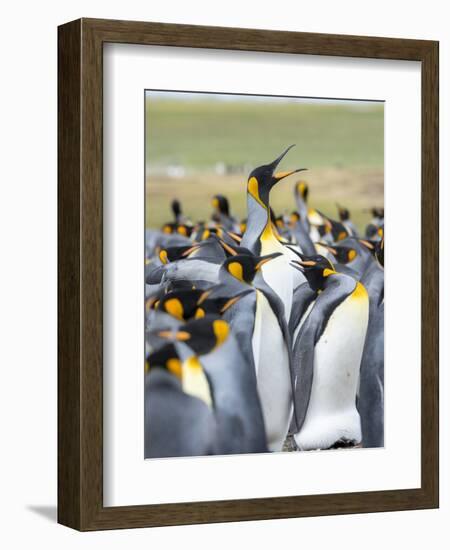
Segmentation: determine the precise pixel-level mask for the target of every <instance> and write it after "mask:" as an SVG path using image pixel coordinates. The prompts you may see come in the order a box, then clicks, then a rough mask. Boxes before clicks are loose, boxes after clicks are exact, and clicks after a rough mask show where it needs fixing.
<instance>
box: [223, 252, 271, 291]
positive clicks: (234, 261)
mask: <svg viewBox="0 0 450 550" xmlns="http://www.w3.org/2000/svg"><path fill="white" fill-rule="evenodd" d="M278 256H281V253H280V252H274V253H273V254H268V255H267V256H253V255H251V256H249V255H243V254H242V255H237V256H231V257H230V258H227V259H226V260H225V261H224V262H223V264H222V266H223V268H224V269H225V270H226V271H227V272H228V273H229V274H230V275H232V276H233V277H234V278H235V279H237V280H238V281H240V282H241V283H247V284H250V283H251V282H252V281H253V279H254V278H255V275H256V273H257V272H258V271H259V270H260V269H261V267H262V266H263V265H264V264H265V263H267V262H270V260H273V259H274V258H278Z"/></svg>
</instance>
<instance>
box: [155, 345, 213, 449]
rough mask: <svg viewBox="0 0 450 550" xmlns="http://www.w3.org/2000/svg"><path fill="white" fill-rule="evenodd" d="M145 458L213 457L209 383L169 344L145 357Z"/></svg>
mask: <svg viewBox="0 0 450 550" xmlns="http://www.w3.org/2000/svg"><path fill="white" fill-rule="evenodd" d="M144 404H145V405H144V408H145V421H144V453H145V458H166V457H180V456H201V455H212V454H217V453H218V451H219V446H218V441H217V422H216V419H215V415H214V410H213V408H212V396H211V389H210V385H209V382H208V381H207V379H206V376H205V375H204V373H203V371H202V370H201V369H199V368H198V366H197V364H196V363H195V362H193V361H191V362H189V361H186V362H182V361H181V359H180V357H179V354H178V353H177V351H176V349H175V346H174V345H173V344H172V343H170V344H166V345H165V346H163V347H161V348H160V349H159V350H157V351H155V352H153V353H152V354H151V355H149V356H148V358H147V361H146V375H145V400H144Z"/></svg>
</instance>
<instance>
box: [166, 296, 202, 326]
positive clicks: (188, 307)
mask: <svg viewBox="0 0 450 550" xmlns="http://www.w3.org/2000/svg"><path fill="white" fill-rule="evenodd" d="M202 294H203V290H199V289H187V290H176V291H175V292H169V293H168V294H165V295H164V296H163V297H162V298H161V299H160V300H159V302H158V305H157V309H158V310H159V311H164V312H165V313H168V314H169V315H172V317H175V318H176V319H179V320H180V321H187V320H188V319H191V318H192V317H193V316H194V315H195V310H196V309H197V302H198V300H199V299H200V297H201V295H202Z"/></svg>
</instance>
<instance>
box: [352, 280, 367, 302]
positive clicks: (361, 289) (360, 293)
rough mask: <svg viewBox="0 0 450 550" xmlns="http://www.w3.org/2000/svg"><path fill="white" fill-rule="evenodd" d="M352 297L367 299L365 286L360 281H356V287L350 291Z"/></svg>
mask: <svg viewBox="0 0 450 550" xmlns="http://www.w3.org/2000/svg"><path fill="white" fill-rule="evenodd" d="M351 296H352V298H353V299H354V300H368V299H369V295H368V294H367V290H366V287H365V286H364V285H362V284H361V283H356V288H355V290H354V291H353V293H352V295H351Z"/></svg>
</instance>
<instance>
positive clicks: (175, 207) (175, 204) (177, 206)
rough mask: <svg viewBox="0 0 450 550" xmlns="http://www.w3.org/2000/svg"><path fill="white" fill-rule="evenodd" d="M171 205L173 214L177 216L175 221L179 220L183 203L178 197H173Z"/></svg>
mask: <svg viewBox="0 0 450 550" xmlns="http://www.w3.org/2000/svg"><path fill="white" fill-rule="evenodd" d="M170 207H171V208H172V212H173V215H174V217H175V221H176V222H178V219H179V217H180V216H181V214H182V212H181V203H180V201H179V200H178V199H173V201H172V203H171V205H170Z"/></svg>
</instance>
